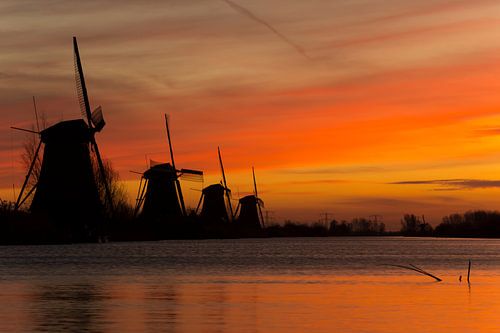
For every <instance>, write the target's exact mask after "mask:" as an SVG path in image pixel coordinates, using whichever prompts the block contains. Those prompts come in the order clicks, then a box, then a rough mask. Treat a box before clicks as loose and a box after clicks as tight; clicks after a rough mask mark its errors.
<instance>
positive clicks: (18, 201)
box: [14, 140, 42, 210]
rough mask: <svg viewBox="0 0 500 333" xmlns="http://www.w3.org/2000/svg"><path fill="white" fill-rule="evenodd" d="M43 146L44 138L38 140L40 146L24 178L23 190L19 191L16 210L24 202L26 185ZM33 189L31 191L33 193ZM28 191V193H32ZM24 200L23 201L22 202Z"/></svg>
mask: <svg viewBox="0 0 500 333" xmlns="http://www.w3.org/2000/svg"><path fill="white" fill-rule="evenodd" d="M41 147H42V140H40V142H38V146H37V147H36V151H35V154H34V156H33V160H31V164H30V167H29V169H28V173H27V174H26V178H24V183H23V186H22V187H21V192H19V196H18V197H17V200H16V204H15V205H14V210H18V209H19V206H21V203H22V202H24V200H23V199H22V198H23V194H24V190H25V189H26V185H28V181H29V179H30V176H31V173H32V172H33V168H34V167H35V164H36V161H37V160H38V152H39V151H40V148H41ZM31 192H32V191H30V193H31ZM30 193H28V195H29V194H30ZM21 201H22V202H21Z"/></svg>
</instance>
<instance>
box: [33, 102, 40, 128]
mask: <svg viewBox="0 0 500 333" xmlns="http://www.w3.org/2000/svg"><path fill="white" fill-rule="evenodd" d="M33 108H34V109H35V119H36V130H37V131H38V132H40V123H39V122H38V111H37V110H36V100H35V96H33Z"/></svg>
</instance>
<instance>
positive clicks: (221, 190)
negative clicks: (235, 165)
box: [196, 147, 234, 224]
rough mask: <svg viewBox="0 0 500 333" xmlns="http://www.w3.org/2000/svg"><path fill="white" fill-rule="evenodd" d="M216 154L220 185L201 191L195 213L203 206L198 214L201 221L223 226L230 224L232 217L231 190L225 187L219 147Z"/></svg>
mask: <svg viewBox="0 0 500 333" xmlns="http://www.w3.org/2000/svg"><path fill="white" fill-rule="evenodd" d="M217 153H218V155H219V164H220V168H221V172H222V182H221V183H222V184H213V185H210V186H207V187H205V188H204V189H203V191H202V192H201V197H200V201H199V203H198V207H197V208H196V211H197V212H198V210H199V208H200V206H201V205H202V204H203V206H202V208H201V213H200V217H201V219H202V220H203V221H206V222H208V223H210V224H221V223H222V224H225V223H229V222H232V221H233V218H234V215H233V207H232V205H231V190H230V189H229V188H228V187H227V181H226V173H225V171H224V164H223V163H222V156H221V153H220V148H219V147H217ZM224 197H226V199H224ZM226 202H227V208H226ZM228 209H229V214H228Z"/></svg>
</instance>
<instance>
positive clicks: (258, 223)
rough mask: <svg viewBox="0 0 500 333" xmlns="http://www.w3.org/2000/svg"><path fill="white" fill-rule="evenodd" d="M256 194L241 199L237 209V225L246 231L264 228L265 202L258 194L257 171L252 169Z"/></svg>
mask: <svg viewBox="0 0 500 333" xmlns="http://www.w3.org/2000/svg"><path fill="white" fill-rule="evenodd" d="M252 175H253V187H254V194H252V195H247V196H245V197H243V198H241V199H240V200H239V202H238V207H237V208H236V215H238V212H239V216H238V218H237V220H236V221H237V223H238V225H239V226H241V227H243V228H245V229H261V228H263V227H264V218H263V217H262V207H264V202H263V201H262V200H261V199H260V198H259V196H258V192H257V181H256V180H255V170H254V168H253V167H252Z"/></svg>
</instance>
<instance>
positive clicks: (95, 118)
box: [91, 105, 106, 132]
mask: <svg viewBox="0 0 500 333" xmlns="http://www.w3.org/2000/svg"><path fill="white" fill-rule="evenodd" d="M91 120H92V125H94V128H95V130H96V132H100V131H101V130H102V129H103V128H104V126H105V125H106V122H105V121H104V116H103V115H102V107H101V106H100V105H99V106H98V107H97V108H96V109H95V110H94V111H92V118H91Z"/></svg>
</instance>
